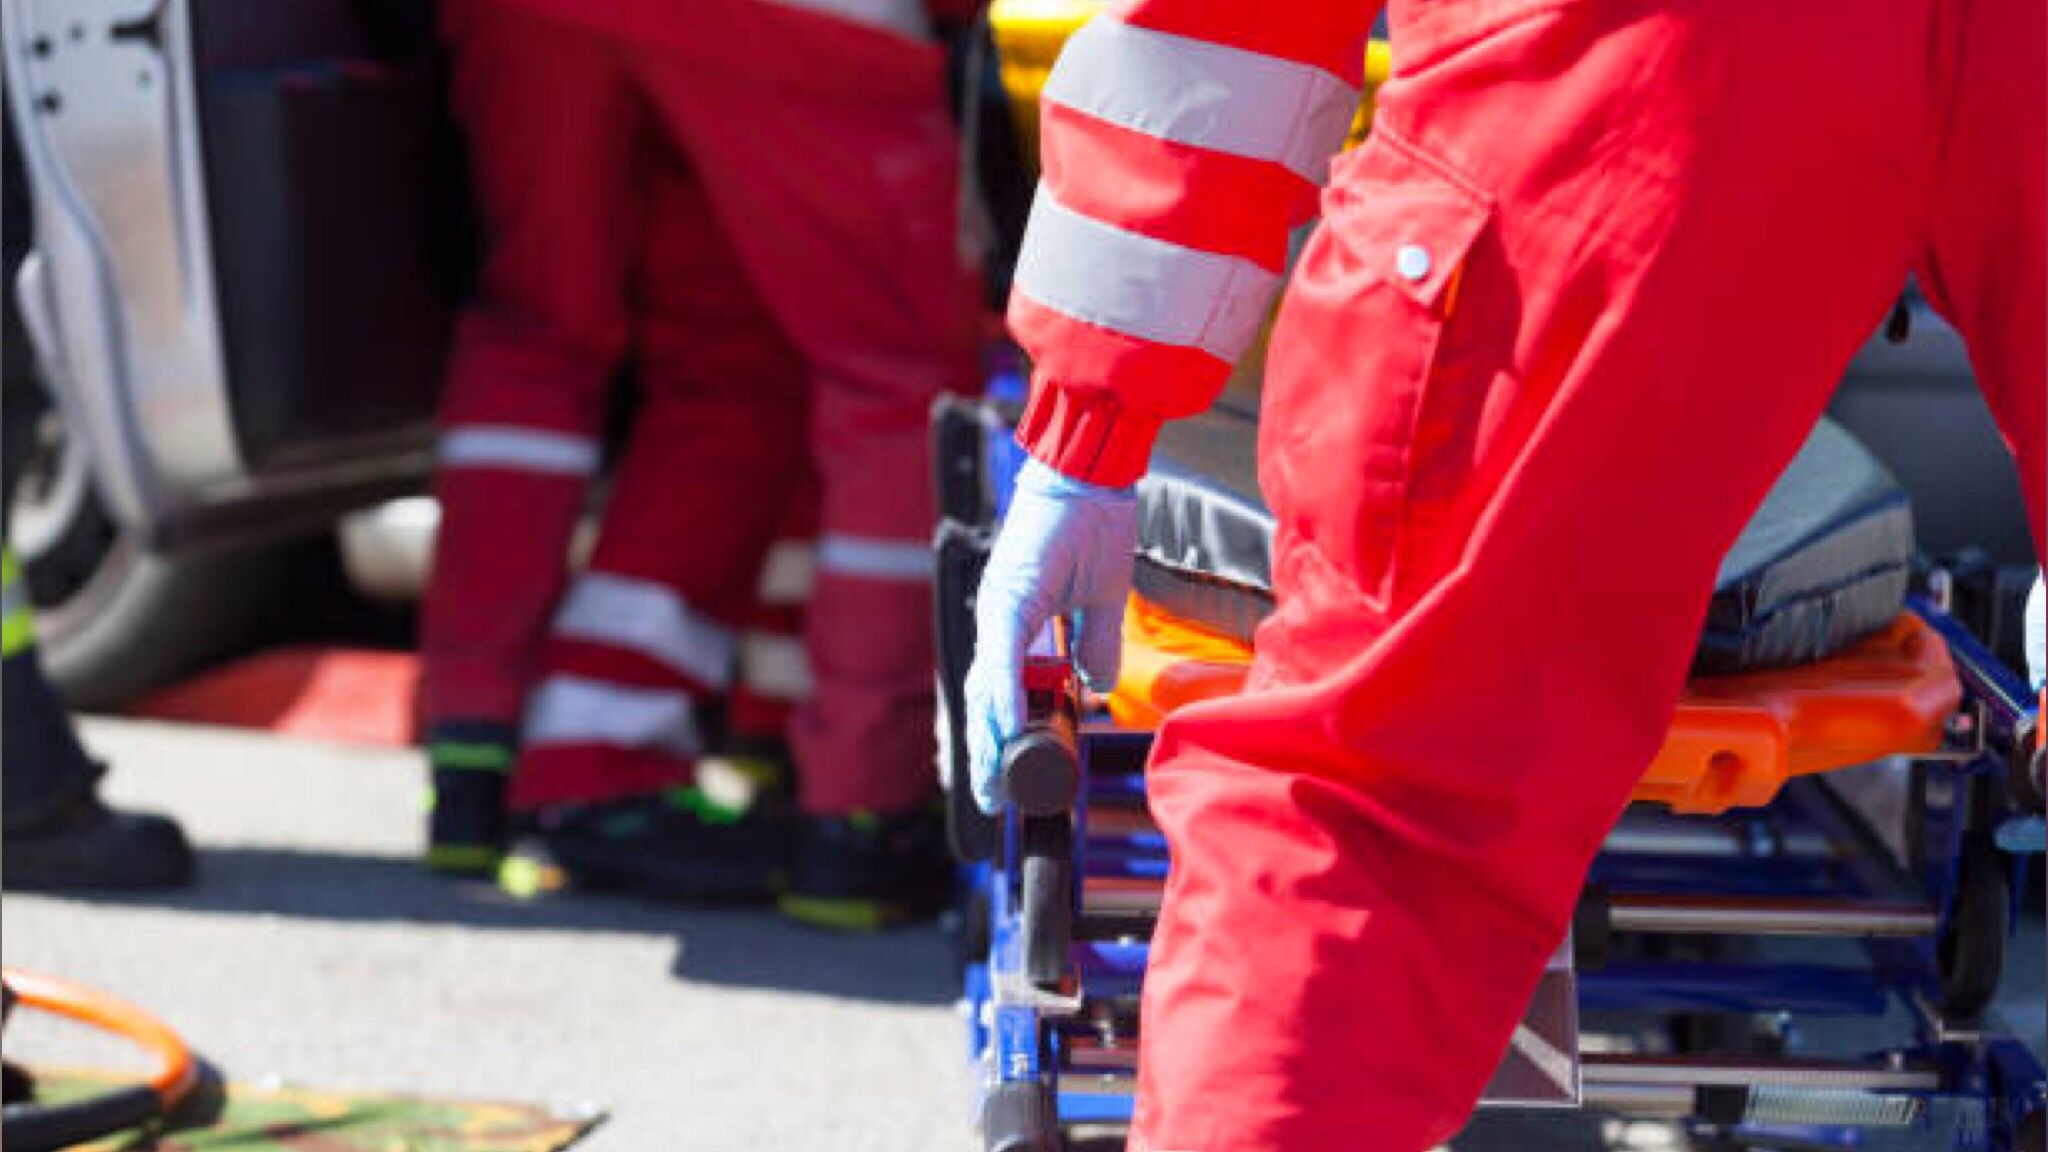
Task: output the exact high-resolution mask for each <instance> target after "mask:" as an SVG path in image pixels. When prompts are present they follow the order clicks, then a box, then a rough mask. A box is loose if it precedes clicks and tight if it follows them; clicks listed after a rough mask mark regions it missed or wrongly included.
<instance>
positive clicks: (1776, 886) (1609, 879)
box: [1589, 855, 1841, 896]
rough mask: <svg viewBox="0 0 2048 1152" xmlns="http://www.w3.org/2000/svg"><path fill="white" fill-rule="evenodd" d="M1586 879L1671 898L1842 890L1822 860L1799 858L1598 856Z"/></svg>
mask: <svg viewBox="0 0 2048 1152" xmlns="http://www.w3.org/2000/svg"><path fill="white" fill-rule="evenodd" d="M1589 879H1591V881H1592V882H1593V883H1595V884H1599V885H1603V886H1605V887H1607V888H1611V889H1614V890H1615V891H1626V892H1664V893H1671V894H1675V895H1702V894H1710V893H1711V894H1722V895H1729V896H1827V895H1833V894H1835V893H1838V892H1840V891H1841V884H1840V883H1839V881H1838V878H1837V877H1836V876H1835V874H1834V870H1833V869H1831V868H1829V867H1828V865H1827V863H1826V862H1825V861H1816V860H1803V859H1798V858H1791V859H1782V860H1773V859H1769V858H1750V859H1735V860H1703V859H1700V858H1699V857H1696V856H1643V855H1628V856H1612V855H1602V856H1600V857H1599V858H1597V859H1596V860H1595V861H1594V862H1593V870H1592V872H1591V873H1590V875H1589Z"/></svg>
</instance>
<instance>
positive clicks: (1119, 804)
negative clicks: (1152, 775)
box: [1086, 773, 1145, 808]
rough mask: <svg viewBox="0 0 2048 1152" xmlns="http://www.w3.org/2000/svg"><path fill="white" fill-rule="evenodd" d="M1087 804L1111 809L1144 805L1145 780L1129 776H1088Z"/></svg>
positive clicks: (1133, 775)
mask: <svg viewBox="0 0 2048 1152" xmlns="http://www.w3.org/2000/svg"><path fill="white" fill-rule="evenodd" d="M1086 795H1087V797H1088V803H1090V804H1103V805H1107V806H1109V807H1112V808H1131V807H1136V806H1139V805H1142V804H1144V803H1145V778H1144V777H1143V776H1140V775H1137V774H1135V773H1133V774H1129V775H1121V774H1120V775H1113V776H1112V775H1099V776H1098V775H1092V774H1091V775H1090V776H1089V777H1088V791H1087V793H1086Z"/></svg>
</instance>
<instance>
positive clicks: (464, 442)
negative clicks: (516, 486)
mask: <svg viewBox="0 0 2048 1152" xmlns="http://www.w3.org/2000/svg"><path fill="white" fill-rule="evenodd" d="M440 458H441V466H442V467H443V468H515V469H518V470H519V471H522V472H546V473H550V474H553V475H557V476H588V475H590V474H591V473H593V472H595V471H597V461H598V452H597V445H596V444H595V443H593V442H591V441H589V440H586V439H584V438H583V437H581V436H571V435H569V434H568V433H566V432H540V431H536V430H534V429H532V428H512V427H505V426H497V425H488V424H473V425H470V426H468V427H464V428H456V429H453V430H451V431H449V432H448V433H447V434H445V435H443V436H442V437H441V452H440Z"/></svg>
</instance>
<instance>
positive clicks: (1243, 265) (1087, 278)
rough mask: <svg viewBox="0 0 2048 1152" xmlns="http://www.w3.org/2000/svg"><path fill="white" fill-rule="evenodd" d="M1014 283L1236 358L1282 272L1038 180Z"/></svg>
mask: <svg viewBox="0 0 2048 1152" xmlns="http://www.w3.org/2000/svg"><path fill="white" fill-rule="evenodd" d="M1016 284H1017V290H1018V291H1020V292H1022V293H1024V295H1026V296H1028V297H1030V298H1031V299H1032V300H1034V301H1036V302H1038V303H1039V304H1042V305H1044V306H1045V307H1047V308H1050V309H1052V310H1053V311H1055V312H1062V313H1065V314H1066V315H1068V316H1071V317H1073V318H1074V319H1076V320H1083V321H1086V322H1088V323H1090V324H1094V325H1097V326H1099V327H1103V328H1108V329H1111V330H1113V331H1116V332H1121V333H1123V334H1124V335H1126V336H1135V337H1137V338H1138V339H1140V340H1149V341H1151V342H1152V343H1154V344H1171V345H1174V346H1176V347H1182V348H1199V349H1201V350H1202V351H1204V352H1207V353H1208V354H1209V355H1211V356H1214V357H1216V358H1217V359H1219V360H1222V361H1224V362H1225V363H1235V362H1236V360H1237V358H1238V356H1240V355H1242V354H1243V352H1244V350H1245V349H1246V348H1247V347H1249V346H1250V344H1251V342H1252V338H1253V337H1254V336H1256V335H1258V331H1259V326H1260V325H1261V324H1262V323H1264V321H1265V318H1266V309H1267V307H1268V306H1269V305H1270V304H1271V303H1272V300H1273V293H1274V291H1275V290H1276V289H1278V287H1279V285H1280V278H1279V277H1278V276H1276V275H1274V274H1273V273H1271V272H1268V271H1266V270H1265V269H1264V268H1261V267H1259V266H1258V265H1257V264H1254V263H1252V262H1251V261H1249V260H1245V259H1242V258H1240V257H1236V256H1224V255H1221V254H1219V253H1215V252H1203V251H1201V250H1199V249H1196V248H1183V247H1181V246H1180V245H1178V244H1169V243H1167V242H1166V241H1164V240H1157V239H1154V238H1152V237H1150V236H1141V235H1139V234H1138V233H1136V232H1127V231H1125V230H1124V229H1122V228H1118V227H1116V226H1114V225H1111V224H1105V223H1103V222H1102V221H1100V220H1092V219H1090V218H1088V217H1086V216H1083V215H1081V214H1080V213H1079V212H1075V211H1073V210H1072V209H1070V208H1068V207H1066V206H1065V205H1063V204H1061V203H1059V202H1058V201H1057V200H1054V199H1053V198H1052V194H1051V193H1050V192H1049V191H1047V189H1046V187H1045V185H1043V184H1041V185H1039V187H1038V197H1037V199H1036V200H1034V201H1033V202H1032V205H1031V223H1030V226H1029V228H1028V229H1027V230H1026V232H1025V234H1024V252H1023V255H1022V256H1021V257H1019V258H1018V261H1017V277H1016Z"/></svg>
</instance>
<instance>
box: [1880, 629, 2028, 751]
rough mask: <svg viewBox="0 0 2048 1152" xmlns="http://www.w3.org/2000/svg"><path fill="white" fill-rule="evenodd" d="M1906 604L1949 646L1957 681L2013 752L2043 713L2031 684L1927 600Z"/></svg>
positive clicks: (1967, 630)
mask: <svg viewBox="0 0 2048 1152" xmlns="http://www.w3.org/2000/svg"><path fill="white" fill-rule="evenodd" d="M1906 604H1907V606H1908V607H1910V608H1911V609H1912V610H1913V611H1914V612H1915V613H1917V614H1918V615H1919V617H1920V618H1921V619H1922V620H1925V621H1927V623H1928V624H1929V625H1931V626H1932V627H1933V628H1934V630H1935V631H1936V632H1938V633H1940V635H1941V638H1942V640H1943V641H1945V642H1946V643H1947V644H1948V652H1949V656H1950V657H1951V658H1952V659H1954V661H1955V665H1956V676H1957V678H1958V679H1960V680H1961V681H1962V682H1963V688H1964V690H1965V691H1967V692H1969V693H1970V695H1971V696H1973V697H1975V698H1976V699H1978V700H1981V701H1983V703H1984V705H1985V708H1986V710H1987V711H1988V712H1989V713H1990V716H1991V720H1992V721H1993V724H1992V729H1993V735H1994V737H1997V736H2003V737H2004V740H2005V742H2004V743H2003V744H2002V745H2001V747H2003V748H2006V749H2008V750H2009V749H2010V748H2011V747H2012V739H2013V737H2014V735H2015V734H2016V733H2018V732H2020V731H2021V730H2023V729H2024V728H2026V727H2027V726H2028V725H2029V724H2031V723H2032V722H2033V720H2034V719H2035V718H2036V715H2037V713H2038V711H2039V705H2038V704H2037V702H2036V700H2035V697H2034V694H2033V692H2031V691H2030V690H2028V688H2027V682H2026V681H2025V680H2024V679H2023V678H2022V677H2021V676H2020V675H2019V674H2018V673H2016V672H2014V671H2013V670H2012V669H2011V668H2008V667H2006V665H2005V661H2003V660H2000V659H1999V658H1998V657H1997V656H1996V655H1995V654H1993V653H1992V651H1991V650H1990V649H1989V648H1986V647H1984V644H1983V642H1982V641H1980V640H1978V639H1977V637H1976V636H1974V635H1972V634H1971V633H1970V630H1969V629H1968V628H1965V627H1963V626H1962V624H1961V623H1959V622H1957V620H1956V619H1955V617H1953V616H1950V615H1949V614H1948V613H1946V612H1943V611H1942V610H1941V609H1939V608H1937V607H1935V606H1934V604H1933V603H1932V602H1931V601H1929V600H1928V599H1926V598H1925V597H1923V596H1914V597H1911V598H1909V599H1908V600H1907V601H1906Z"/></svg>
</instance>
